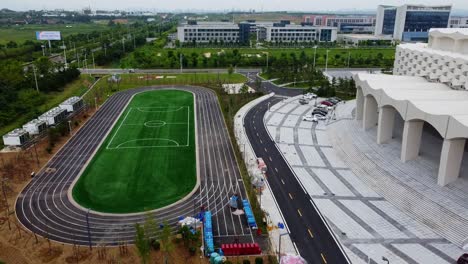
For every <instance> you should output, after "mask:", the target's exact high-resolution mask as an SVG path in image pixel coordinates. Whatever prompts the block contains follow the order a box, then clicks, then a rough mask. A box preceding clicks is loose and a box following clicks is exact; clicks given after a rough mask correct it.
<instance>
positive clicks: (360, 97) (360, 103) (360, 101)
mask: <svg viewBox="0 0 468 264" xmlns="http://www.w3.org/2000/svg"><path fill="white" fill-rule="evenodd" d="M363 109H364V94H363V93H362V88H360V87H357V92H356V120H362V113H363V111H364V110H363Z"/></svg>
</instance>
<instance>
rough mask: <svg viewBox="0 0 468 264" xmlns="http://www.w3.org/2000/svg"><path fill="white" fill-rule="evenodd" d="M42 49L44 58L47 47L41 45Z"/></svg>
mask: <svg viewBox="0 0 468 264" xmlns="http://www.w3.org/2000/svg"><path fill="white" fill-rule="evenodd" d="M41 48H42V56H45V45H41Z"/></svg>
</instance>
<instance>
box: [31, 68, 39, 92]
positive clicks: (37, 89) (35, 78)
mask: <svg viewBox="0 0 468 264" xmlns="http://www.w3.org/2000/svg"><path fill="white" fill-rule="evenodd" d="M32 68H33V73H34V82H35V83H36V91H37V92H39V85H38V84H37V76H36V66H34V64H32Z"/></svg>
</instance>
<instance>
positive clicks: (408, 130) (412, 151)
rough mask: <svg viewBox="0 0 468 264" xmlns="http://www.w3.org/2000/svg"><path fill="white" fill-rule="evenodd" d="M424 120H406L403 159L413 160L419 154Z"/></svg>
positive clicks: (402, 150)
mask: <svg viewBox="0 0 468 264" xmlns="http://www.w3.org/2000/svg"><path fill="white" fill-rule="evenodd" d="M423 126H424V121H405V125H404V127H403V141H402V143H401V161H403V162H407V161H408V160H413V159H415V158H417V157H418V155H419V146H420V145H421V137H422V130H423Z"/></svg>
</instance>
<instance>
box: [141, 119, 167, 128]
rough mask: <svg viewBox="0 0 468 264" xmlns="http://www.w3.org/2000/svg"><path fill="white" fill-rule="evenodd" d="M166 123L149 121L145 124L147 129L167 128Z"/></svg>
mask: <svg viewBox="0 0 468 264" xmlns="http://www.w3.org/2000/svg"><path fill="white" fill-rule="evenodd" d="M165 125H166V122H164V121H160V120H154V121H147V122H145V126H146V127H162V126H165Z"/></svg>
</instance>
